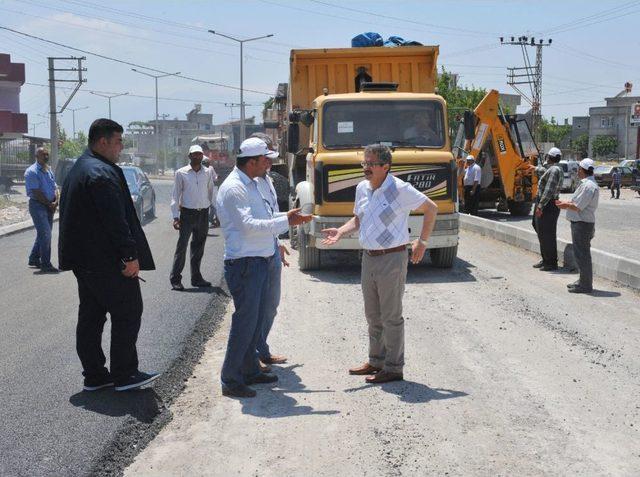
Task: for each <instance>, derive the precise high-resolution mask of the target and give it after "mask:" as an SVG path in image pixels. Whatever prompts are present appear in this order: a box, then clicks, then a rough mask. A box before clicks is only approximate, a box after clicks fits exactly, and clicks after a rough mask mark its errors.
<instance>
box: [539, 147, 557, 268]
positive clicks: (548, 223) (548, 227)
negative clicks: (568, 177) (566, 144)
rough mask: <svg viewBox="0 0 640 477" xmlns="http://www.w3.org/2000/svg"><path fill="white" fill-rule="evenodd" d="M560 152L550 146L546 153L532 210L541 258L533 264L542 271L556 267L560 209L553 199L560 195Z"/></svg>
mask: <svg viewBox="0 0 640 477" xmlns="http://www.w3.org/2000/svg"><path fill="white" fill-rule="evenodd" d="M560 159H562V153H561V152H560V149H558V148H557V147H552V148H551V149H549V152H548V153H547V170H546V171H545V173H544V174H542V177H540V180H539V181H538V195H537V196H536V206H535V209H534V212H533V228H534V229H535V231H536V233H537V234H538V242H539V243H540V255H541V256H542V260H540V261H539V262H538V263H536V264H535V265H533V268H538V269H540V270H542V271H553V270H557V269H558V246H557V227H558V216H559V215H560V209H558V207H557V206H556V204H555V201H556V200H557V199H558V198H559V197H560V188H561V187H562V179H563V177H564V174H563V172H562V169H560V167H559V166H558V163H559V162H560Z"/></svg>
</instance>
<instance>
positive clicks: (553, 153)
mask: <svg viewBox="0 0 640 477" xmlns="http://www.w3.org/2000/svg"><path fill="white" fill-rule="evenodd" d="M547 154H549V155H550V156H551V157H558V156H562V151H561V150H560V149H558V148H557V147H552V148H551V149H549V152H548V153H547Z"/></svg>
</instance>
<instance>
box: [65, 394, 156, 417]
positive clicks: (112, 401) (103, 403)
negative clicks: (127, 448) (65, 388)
mask: <svg viewBox="0 0 640 477" xmlns="http://www.w3.org/2000/svg"><path fill="white" fill-rule="evenodd" d="M69 402H70V403H71V404H73V405H74V406H75V407H81V408H83V409H86V410H87V411H91V412H95V413H97V414H102V415H105V416H111V417H122V416H131V417H133V418H134V419H136V420H138V421H140V422H143V423H146V424H149V423H151V421H153V418H154V417H155V416H157V415H158V414H159V413H160V403H161V399H160V396H158V394H157V393H156V392H155V391H154V390H153V389H151V388H147V389H137V390H133V391H126V392H116V391H114V390H113V389H105V390H100V391H93V392H87V391H81V392H79V393H76V394H74V395H73V396H71V397H70V398H69Z"/></svg>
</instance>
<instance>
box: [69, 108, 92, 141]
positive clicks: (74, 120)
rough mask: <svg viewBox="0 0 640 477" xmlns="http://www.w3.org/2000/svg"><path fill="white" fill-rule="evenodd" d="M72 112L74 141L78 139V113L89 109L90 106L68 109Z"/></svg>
mask: <svg viewBox="0 0 640 477" xmlns="http://www.w3.org/2000/svg"><path fill="white" fill-rule="evenodd" d="M67 109H69V110H71V115H72V116H73V136H72V137H73V139H74V140H75V138H76V111H82V110H83V109H89V106H83V107H81V108H67Z"/></svg>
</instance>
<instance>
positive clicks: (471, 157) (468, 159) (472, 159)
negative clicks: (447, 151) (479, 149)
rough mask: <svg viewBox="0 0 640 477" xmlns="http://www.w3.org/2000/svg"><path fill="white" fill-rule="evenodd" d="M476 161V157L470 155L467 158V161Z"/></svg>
mask: <svg viewBox="0 0 640 477" xmlns="http://www.w3.org/2000/svg"><path fill="white" fill-rule="evenodd" d="M475 160H476V158H475V157H473V156H472V155H471V154H469V155H468V156H467V161H475Z"/></svg>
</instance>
